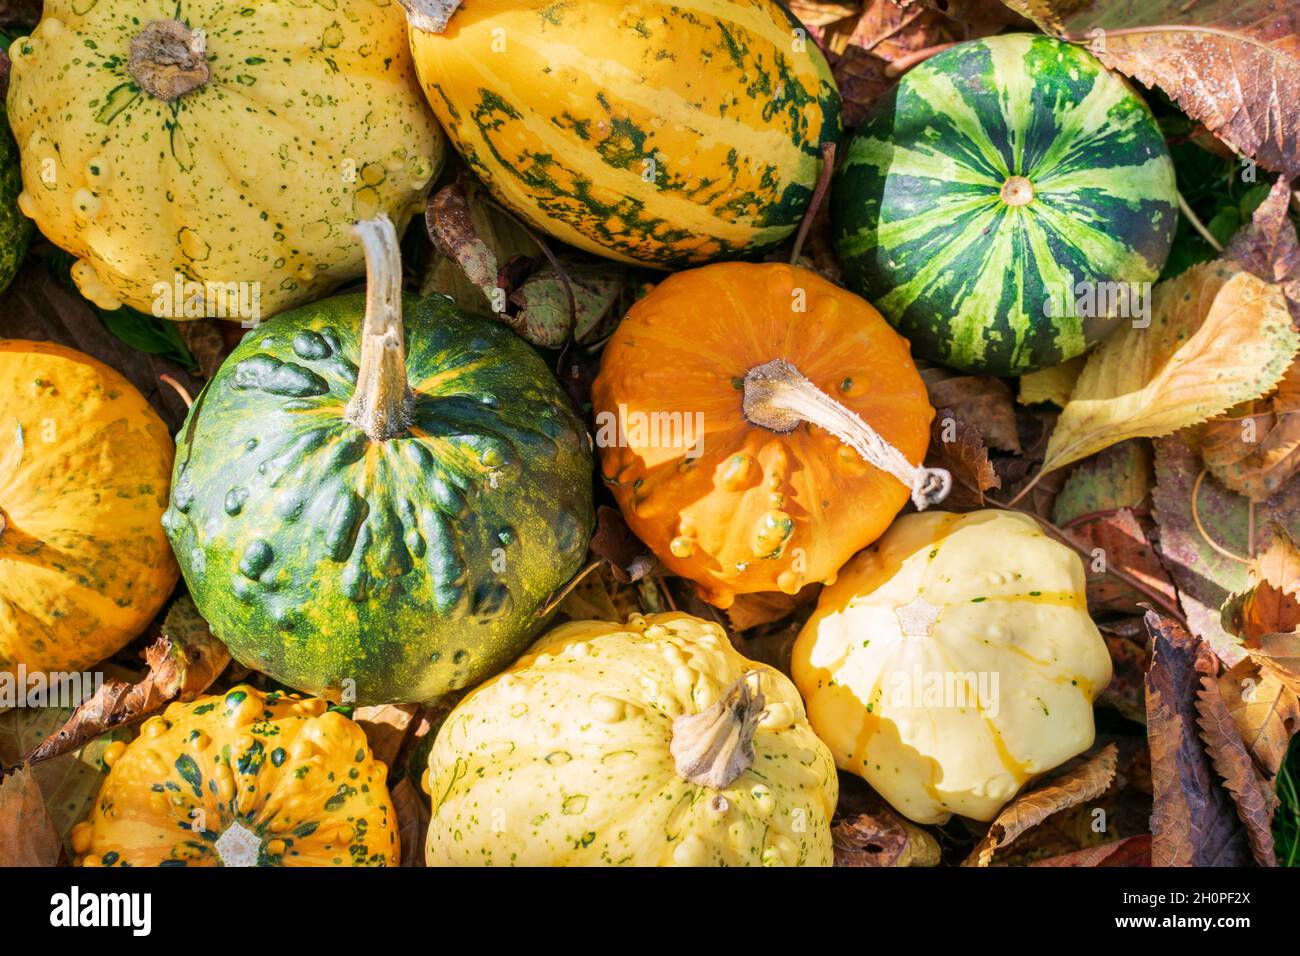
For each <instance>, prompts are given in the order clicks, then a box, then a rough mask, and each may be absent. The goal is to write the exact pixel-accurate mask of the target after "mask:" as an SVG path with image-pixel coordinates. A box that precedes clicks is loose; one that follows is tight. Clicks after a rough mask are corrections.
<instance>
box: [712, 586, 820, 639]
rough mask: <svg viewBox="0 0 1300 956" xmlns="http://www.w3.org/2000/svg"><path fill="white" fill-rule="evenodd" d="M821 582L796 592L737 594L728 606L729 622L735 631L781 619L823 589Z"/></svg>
mask: <svg viewBox="0 0 1300 956" xmlns="http://www.w3.org/2000/svg"><path fill="white" fill-rule="evenodd" d="M821 587H822V586H821V582H818V581H814V582H813V583H812V584H805V585H804V586H803V587H802V588H800V589H799V591H798V593H796V594H785V593H783V592H781V591H763V592H760V593H757V594H737V595H736V599H735V601H734V602H733V603H732V605H731V607H729V608H727V610H726V612H725V613H726V615H727V623H729V624H730V625H731V629H732V630H733V631H747V630H749V629H750V628H751V627H758V626H760V625H762V624H771V623H772V622H773V621H779V620H781V618H783V617H785V616H786V615H788V614H789V613H790V612H791V611H793V610H794V609H795V608H797V607H802V606H803V605H805V604H807V603H808V602H809V601H811V600H813V598H815V597H817V595H818V593H820V591H821Z"/></svg>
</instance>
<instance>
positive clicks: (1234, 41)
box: [1005, 0, 1300, 179]
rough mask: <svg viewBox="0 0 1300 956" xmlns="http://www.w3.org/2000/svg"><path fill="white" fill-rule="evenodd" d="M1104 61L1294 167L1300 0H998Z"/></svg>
mask: <svg viewBox="0 0 1300 956" xmlns="http://www.w3.org/2000/svg"><path fill="white" fill-rule="evenodd" d="M1005 2H1006V4H1007V6H1009V7H1011V8H1012V9H1013V10H1016V11H1017V12H1019V13H1022V14H1024V15H1025V16H1027V17H1029V18H1030V19H1031V20H1033V21H1034V22H1035V23H1037V24H1038V25H1039V26H1040V27H1042V28H1043V29H1044V30H1045V31H1047V32H1049V33H1053V34H1055V35H1056V36H1059V37H1061V38H1062V39H1067V40H1071V41H1073V42H1079V43H1087V44H1088V48H1089V49H1090V50H1091V51H1092V52H1093V53H1094V54H1096V56H1097V57H1098V59H1100V60H1101V61H1102V62H1103V63H1105V64H1106V65H1107V66H1109V67H1110V68H1111V69H1114V70H1119V71H1120V72H1121V73H1124V74H1127V75H1128V76H1131V77H1134V78H1135V79H1137V80H1138V81H1139V82H1141V83H1142V84H1143V85H1145V86H1159V87H1160V88H1161V89H1163V90H1164V91H1165V92H1166V93H1168V94H1169V95H1170V96H1171V97H1172V98H1173V99H1174V100H1175V101H1176V102H1177V103H1178V105H1179V106H1180V107H1181V108H1182V110H1183V112H1185V113H1187V115H1188V116H1190V117H1192V118H1193V119H1195V120H1199V121H1200V122H1202V123H1204V124H1205V126H1206V127H1207V128H1208V129H1209V131H1210V132H1211V133H1213V134H1214V135H1215V136H1217V137H1219V138H1220V139H1222V140H1223V141H1225V142H1226V143H1228V144H1229V145H1230V146H1232V147H1233V148H1234V149H1236V150H1237V151H1238V152H1239V153H1242V154H1243V155H1246V156H1250V157H1252V158H1254V159H1255V160H1256V161H1257V162H1258V163H1259V164H1260V165H1261V166H1263V167H1265V168H1266V169H1272V170H1277V171H1280V172H1283V173H1285V174H1286V176H1287V177H1288V178H1291V179H1294V178H1295V177H1296V176H1297V175H1300V113H1298V112H1297V111H1296V108H1295V105H1296V103H1298V102H1300V42H1298V41H1297V37H1300V5H1297V4H1296V3H1295V2H1294V0H1197V2H1191V3H1189V2H1187V0H1144V2H1143V3H1141V4H1135V3H1132V2H1126V3H1116V2H1112V0H1005Z"/></svg>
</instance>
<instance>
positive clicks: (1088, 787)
mask: <svg viewBox="0 0 1300 956" xmlns="http://www.w3.org/2000/svg"><path fill="white" fill-rule="evenodd" d="M1117 759H1118V751H1117V749H1116V747H1115V745H1114V744H1106V746H1104V747H1102V748H1101V749H1100V750H1099V751H1097V752H1096V753H1094V754H1092V755H1091V756H1089V757H1088V758H1087V759H1086V760H1084V761H1083V762H1082V763H1080V764H1079V765H1078V766H1076V767H1074V768H1073V769H1071V770H1068V771H1066V772H1065V773H1063V774H1061V775H1059V776H1056V777H1052V778H1050V779H1048V780H1046V781H1044V782H1043V783H1041V784H1039V785H1038V786H1036V787H1035V788H1034V789H1032V790H1028V791H1026V792H1025V793H1022V794H1020V796H1018V797H1016V798H1015V799H1014V800H1012V801H1011V802H1010V803H1009V804H1007V805H1006V806H1005V807H1003V808H1002V812H1001V813H999V814H998V816H997V819H995V820H994V821H993V823H992V824H991V825H990V826H989V829H988V833H986V834H985V835H984V838H983V839H982V840H980V842H979V843H978V844H977V845H976V847H975V849H974V850H972V851H971V855H970V856H969V857H968V858H967V859H966V862H965V863H964V864H963V865H964V866H988V865H989V864H990V863H991V862H993V855H994V854H995V853H997V851H998V850H1001V849H1003V848H1004V847H1006V846H1008V845H1010V844H1011V842H1012V841H1013V840H1015V839H1016V837H1018V836H1020V835H1021V834H1022V833H1024V832H1025V831H1026V830H1029V829H1032V828H1033V827H1036V826H1038V824H1040V823H1042V822H1043V821H1044V820H1046V819H1047V818H1048V817H1050V816H1051V815H1052V814H1054V813H1059V812H1060V811H1062V810H1068V809H1069V808H1070V807H1077V806H1079V805H1080V804H1083V803H1087V802H1088V801H1089V800H1094V799H1096V798H1097V797H1100V796H1101V795H1102V794H1103V793H1105V792H1106V791H1107V790H1108V789H1110V785H1111V782H1112V781H1113V780H1114V779H1115V766H1116V762H1117Z"/></svg>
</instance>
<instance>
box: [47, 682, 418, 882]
mask: <svg viewBox="0 0 1300 956" xmlns="http://www.w3.org/2000/svg"><path fill="white" fill-rule="evenodd" d="M328 706H329V705H328V704H327V703H326V702H325V701H323V700H321V699H319V698H305V699H304V698H300V697H298V696H297V695H294V694H282V693H280V692H278V691H272V692H270V693H267V694H263V693H261V692H259V691H257V690H256V689H254V688H252V687H249V686H246V685H240V686H238V687H234V688H232V689H231V690H230V691H228V692H227V693H226V694H224V695H221V696H209V697H202V698H200V699H198V700H195V701H192V702H190V703H185V704H182V703H175V704H172V705H171V706H169V707H168V708H167V710H166V711H165V712H164V713H163V714H162V715H161V716H157V717H151V718H149V720H147V721H145V723H144V724H143V725H141V727H140V736H139V737H137V738H136V739H135V740H134V741H132V742H131V743H130V744H125V743H122V742H120V741H119V742H117V743H114V744H111V745H110V746H109V748H108V750H107V751H106V752H105V754H104V760H105V762H106V763H108V764H109V767H110V770H109V774H108V778H107V779H106V780H105V781H104V785H103V787H102V788H101V789H100V791H99V796H98V798H96V800H95V805H94V808H93V809H92V810H91V813H90V816H89V817H88V818H87V819H86V820H84V821H83V822H81V823H78V824H77V825H76V826H75V827H74V828H73V830H72V845H73V849H74V851H75V852H76V854H77V856H76V863H77V865H78V866H394V865H396V864H397V863H398V859H399V849H398V848H399V842H398V835H397V818H396V815H395V813H394V811H393V804H392V800H391V799H390V797H389V794H388V785H387V782H386V778H387V772H388V771H387V768H386V767H385V766H384V765H383V763H381V762H380V761H378V760H375V759H374V757H373V756H372V754H371V752H370V747H369V746H368V744H367V743H366V735H365V733H364V732H363V731H362V730H361V727H360V726H359V725H357V724H356V723H354V722H353V721H351V720H349V719H348V718H347V717H344V716H343V715H342V714H340V713H337V712H335V711H331V710H328V709H327V708H328Z"/></svg>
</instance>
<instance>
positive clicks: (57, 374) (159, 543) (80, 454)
mask: <svg viewBox="0 0 1300 956" xmlns="http://www.w3.org/2000/svg"><path fill="white" fill-rule="evenodd" d="M174 455H175V446H174V445H173V444H172V438H171V435H170V434H169V433H168V431H167V426H166V425H164V424H163V421H162V419H160V418H159V417H158V415H157V414H156V413H155V412H154V411H153V409H152V408H150V407H149V404H148V402H146V401H145V399H144V396H143V395H141V394H140V393H139V392H138V391H136V389H135V388H134V387H133V386H132V385H131V383H130V382H128V381H127V380H126V379H124V378H123V377H122V376H121V375H119V374H118V373H117V372H115V371H113V370H112V369H111V368H109V367H108V366H106V365H104V364H102V363H101V362H98V361H96V360H95V359H92V358H91V357H90V356H88V355H83V354H82V353H80V352H77V351H76V350H74V349H70V348H66V347H64V346H61V345H53V344H50V343H46V342H28V341H23V340H19V339H0V673H10V674H12V673H15V671H16V670H17V668H18V667H19V666H20V665H21V666H23V667H25V668H26V669H27V671H28V672H34V671H43V672H50V671H77V670H81V669H83V668H85V667H87V666H89V665H91V664H94V663H96V662H97V661H100V660H102V659H104V658H105V657H108V656H109V655H110V654H113V653H114V652H116V651H117V650H119V649H120V648H121V647H123V646H124V645H125V644H126V643H127V642H129V641H130V640H131V639H133V638H134V637H136V636H137V635H138V634H140V632H141V631H143V630H144V628H145V627H146V626H148V624H149V622H150V621H151V620H152V619H153V618H154V616H155V615H156V614H157V613H158V611H159V610H160V609H161V608H162V605H163V603H164V602H165V601H166V600H167V597H168V596H169V595H170V594H171V591H172V588H173V587H174V586H175V585H176V578H177V575H178V573H179V572H178V569H177V567H176V561H175V560H174V559H173V558H172V552H171V547H170V546H169V545H168V543H167V538H166V536H165V535H164V533H163V529H162V523H161V522H162V515H163V511H164V509H165V508H166V507H167V496H168V490H169V488H170V485H171V468H172V459H173V457H174Z"/></svg>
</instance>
